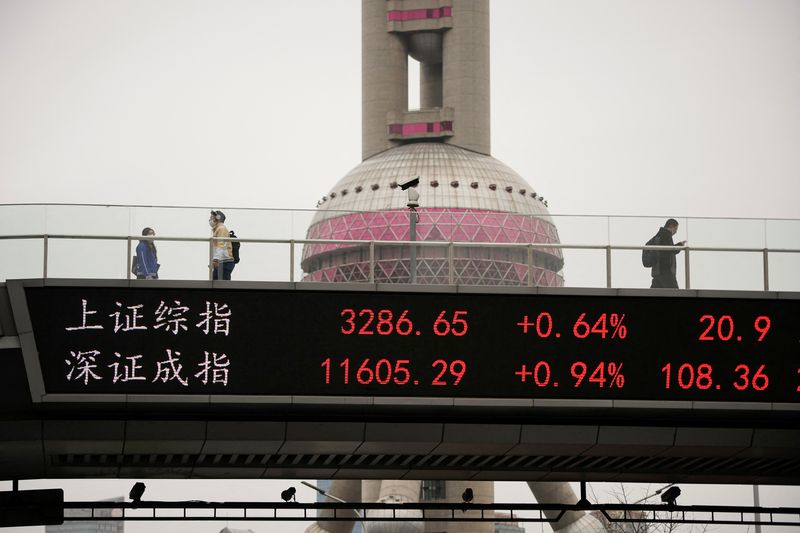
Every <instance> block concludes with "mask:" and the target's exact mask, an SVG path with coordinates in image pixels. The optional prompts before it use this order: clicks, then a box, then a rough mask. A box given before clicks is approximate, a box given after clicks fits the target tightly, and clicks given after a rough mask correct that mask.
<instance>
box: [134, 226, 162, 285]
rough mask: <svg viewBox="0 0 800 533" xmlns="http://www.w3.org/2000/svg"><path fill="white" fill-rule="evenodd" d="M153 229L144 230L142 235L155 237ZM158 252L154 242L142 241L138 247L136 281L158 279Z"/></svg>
mask: <svg viewBox="0 0 800 533" xmlns="http://www.w3.org/2000/svg"><path fill="white" fill-rule="evenodd" d="M155 234H156V232H155V231H154V230H153V228H144V229H143V230H142V235H144V236H155ZM160 266H161V265H159V264H158V251H157V250H156V243H155V242H154V241H152V240H141V241H139V244H138V245H137V246H136V279H158V268H159V267H160Z"/></svg>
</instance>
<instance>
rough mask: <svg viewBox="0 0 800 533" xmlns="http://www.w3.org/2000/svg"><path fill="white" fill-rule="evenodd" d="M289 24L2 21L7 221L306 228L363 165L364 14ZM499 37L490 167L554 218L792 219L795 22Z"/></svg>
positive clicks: (180, 8) (625, 14)
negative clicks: (100, 213)
mask: <svg viewBox="0 0 800 533" xmlns="http://www.w3.org/2000/svg"><path fill="white" fill-rule="evenodd" d="M301 5H302V7H300V5H298V4H297V3H296V2H263V1H256V0H253V1H248V0H235V1H232V2H213V1H207V0H168V1H156V0H145V1H128V0H67V1H57V0H35V1H29V0H2V1H0V79H1V80H3V83H2V84H0V117H2V120H0V180H2V201H3V202H92V203H120V204H145V205H164V204H168V205H220V206H222V205H224V206H249V207H291V208H313V207H314V205H315V204H316V201H317V200H318V199H319V198H320V197H321V196H322V195H323V194H326V193H327V192H328V188H329V187H332V186H333V184H334V183H335V182H336V181H337V180H338V179H339V178H340V177H341V176H342V175H344V173H345V172H346V171H347V170H349V169H350V168H352V167H353V166H355V165H356V164H358V163H359V162H360V155H359V154H360V87H361V85H360V15H359V12H360V2H357V1H355V0H343V1H337V2H329V1H308V2H303V3H302V4H301ZM491 17H492V55H491V61H492V118H493V120H492V145H493V155H494V156H495V157H497V158H498V159H500V160H502V161H504V162H505V163H507V164H508V165H510V166H511V167H512V168H514V169H515V170H516V171H517V172H519V173H520V174H521V175H522V176H524V177H525V178H526V179H527V180H528V181H529V182H530V183H531V185H533V187H534V188H535V189H536V190H537V191H539V192H540V193H541V194H543V195H544V196H545V197H546V198H547V199H548V201H549V203H550V207H551V211H552V212H554V213H593V214H599V213H601V214H606V213H611V214H637V215H644V214H653V215H657V216H659V217H660V216H662V215H672V214H675V215H679V216H731V217H732V216H753V217H768V216H774V217H792V218H800V204H798V202H797V201H796V199H797V198H798V197H800V150H798V149H797V147H798V146H800V98H799V97H798V96H797V95H799V94H800V37H799V36H800V2H797V1H796V0H766V1H765V0H699V1H698V0H677V1H670V2H664V1H652V0H649V1H641V0H612V1H609V2H602V3H597V2H588V1H577V0H566V1H561V2H538V1H531V0H499V1H495V2H494V3H493V5H492V14H491ZM223 183H224V186H222V184H223Z"/></svg>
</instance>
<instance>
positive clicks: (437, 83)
mask: <svg viewBox="0 0 800 533" xmlns="http://www.w3.org/2000/svg"><path fill="white" fill-rule="evenodd" d="M419 106H420V107H421V108H422V109H431V108H433V107H442V64H441V63H420V64H419Z"/></svg>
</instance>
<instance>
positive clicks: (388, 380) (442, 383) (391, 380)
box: [320, 357, 467, 387]
mask: <svg viewBox="0 0 800 533" xmlns="http://www.w3.org/2000/svg"><path fill="white" fill-rule="evenodd" d="M320 366H321V367H322V369H323V371H324V372H325V384H326V385H331V384H334V383H335V384H342V385H351V384H356V383H357V384H359V385H411V386H414V385H433V386H437V387H448V386H451V387H457V386H458V384H459V383H461V380H462V379H463V378H464V376H465V375H466V373H467V364H466V363H465V362H464V361H462V360H461V359H453V360H450V361H448V360H445V359H436V360H435V361H433V362H432V363H431V365H430V368H431V370H430V371H428V370H427V369H426V370H424V371H421V372H420V373H419V375H417V374H416V373H415V371H414V370H415V369H413V368H411V360H409V359H395V360H391V359H387V358H380V359H377V358H376V359H372V358H369V357H367V358H364V359H360V360H356V359H350V358H349V357H345V358H344V359H341V360H339V361H338V362H337V361H334V360H333V359H332V358H330V357H327V358H326V359H325V360H324V361H322V363H321V364H320Z"/></svg>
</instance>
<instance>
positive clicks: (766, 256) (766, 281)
mask: <svg viewBox="0 0 800 533" xmlns="http://www.w3.org/2000/svg"><path fill="white" fill-rule="evenodd" d="M763 253H764V290H765V291H768V290H769V250H768V249H767V248H764V252H763Z"/></svg>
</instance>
